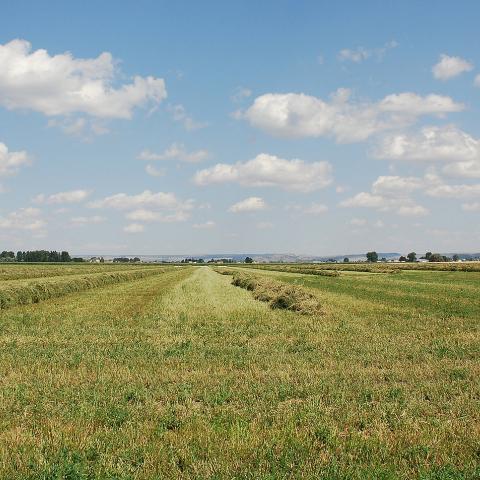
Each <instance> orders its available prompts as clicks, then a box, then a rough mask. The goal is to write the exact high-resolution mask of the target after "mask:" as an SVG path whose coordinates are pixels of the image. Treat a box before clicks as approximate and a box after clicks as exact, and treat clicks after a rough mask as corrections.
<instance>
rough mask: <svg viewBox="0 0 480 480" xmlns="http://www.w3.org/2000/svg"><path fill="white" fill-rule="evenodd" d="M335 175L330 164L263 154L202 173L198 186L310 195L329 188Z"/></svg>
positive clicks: (197, 175) (219, 164) (199, 173)
mask: <svg viewBox="0 0 480 480" xmlns="http://www.w3.org/2000/svg"><path fill="white" fill-rule="evenodd" d="M331 172H332V167H331V165H330V164H329V163H328V162H314V163H307V162H304V161H303V160H299V159H293V160H286V159H283V158H279V157H277V156H275V155H269V154H267V153H261V154H259V155H257V156H256V157H255V158H254V159H252V160H248V161H246V162H237V163H234V164H226V163H217V164H216V165H215V166H213V167H210V168H207V169H204V170H200V171H199V172H197V173H196V174H195V177H194V182H195V183H196V184H197V185H209V184H215V183H238V184H240V185H242V186H246V187H279V188H283V189H285V190H294V191H299V192H310V191H313V190H318V189H320V188H324V187H326V186H327V185H329V184H330V183H331V182H332V178H331Z"/></svg>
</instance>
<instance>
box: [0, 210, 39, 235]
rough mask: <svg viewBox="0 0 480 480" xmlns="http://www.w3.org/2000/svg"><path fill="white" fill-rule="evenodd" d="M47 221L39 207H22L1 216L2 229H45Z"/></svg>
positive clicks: (0, 227) (32, 230)
mask: <svg viewBox="0 0 480 480" xmlns="http://www.w3.org/2000/svg"><path fill="white" fill-rule="evenodd" d="M46 225H47V223H46V222H45V221H44V220H43V218H42V212H41V211H40V210H39V209H38V208H32V207H28V208H20V209H19V210H17V211H14V212H11V213H9V214H7V215H6V216H4V217H0V229H6V230H26V231H30V232H37V233H38V232H40V231H44V229H45V227H46Z"/></svg>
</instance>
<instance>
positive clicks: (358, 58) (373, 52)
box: [338, 40, 398, 63]
mask: <svg viewBox="0 0 480 480" xmlns="http://www.w3.org/2000/svg"><path fill="white" fill-rule="evenodd" d="M396 47H398V42H396V41H395V40H392V41H390V42H387V43H386V44H385V45H384V46H383V47H379V48H373V49H368V48H364V47H357V48H355V49H350V48H344V49H343V50H340V52H339V53H338V59H339V60H340V61H342V62H345V61H350V62H354V63H361V62H363V61H364V60H367V59H368V58H371V57H374V58H376V59H377V60H382V59H383V57H384V56H385V54H386V53H387V51H388V50H391V49H393V48H396Z"/></svg>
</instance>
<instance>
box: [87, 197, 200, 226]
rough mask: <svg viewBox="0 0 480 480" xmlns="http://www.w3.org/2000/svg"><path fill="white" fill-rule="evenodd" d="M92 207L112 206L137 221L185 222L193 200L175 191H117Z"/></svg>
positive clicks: (192, 205) (96, 201) (92, 204)
mask: <svg viewBox="0 0 480 480" xmlns="http://www.w3.org/2000/svg"><path fill="white" fill-rule="evenodd" d="M88 206H89V207H90V208H111V209H114V210H120V211H127V213H126V214H125V218H127V219H128V220H131V221H133V222H135V224H136V223H137V222H163V223H174V222H184V221H186V220H188V219H189V218H190V213H191V210H192V209H193V208H194V202H193V200H186V201H181V200H179V199H177V197H176V196H175V194H173V193H164V192H156V193H154V192H151V191H150V190H145V191H144V192H142V193H139V194H137V195H127V194H126V193H117V194H115V195H111V196H109V197H105V198H103V199H101V200H95V201H93V202H90V203H89V205H88Z"/></svg>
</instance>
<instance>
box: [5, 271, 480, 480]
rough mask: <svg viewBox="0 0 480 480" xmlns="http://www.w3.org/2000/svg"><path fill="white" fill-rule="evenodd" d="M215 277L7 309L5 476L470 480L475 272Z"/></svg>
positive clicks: (479, 282) (474, 447)
mask: <svg viewBox="0 0 480 480" xmlns="http://www.w3.org/2000/svg"><path fill="white" fill-rule="evenodd" d="M248 272H251V273H255V275H263V276H268V277H269V278H273V279H274V280H275V281H277V282H285V283H290V284H299V285H301V286H302V288H305V289H307V290H308V291H309V292H313V293H314V294H315V295H318V298H319V301H320V303H321V305H322V314H321V315H300V314H298V313H295V312H290V311H285V310H279V309H271V308H270V307H269V306H268V304H267V303H264V302H260V301H257V300H255V298H254V297H253V295H252V293H251V292H250V291H248V290H245V289H241V288H237V287H235V286H233V285H231V277H229V276H227V275H219V274H217V273H215V272H214V271H213V270H212V269H210V268H208V267H200V268H185V269H180V268H167V269H166V271H165V272H164V273H163V274H161V275H155V276H150V277H147V278H142V279H138V280H133V281H129V282H124V283H120V284H115V285H107V286H104V287H101V288H95V289H91V290H87V291H83V292H77V293H72V294H70V295H67V296H63V297H58V298H52V299H50V300H47V301H44V302H42V303H39V304H37V305H25V306H18V307H13V308H11V309H8V310H5V311H3V312H1V313H0V316H1V321H0V354H1V356H0V358H1V360H0V478H8V479H60V478H65V479H93V478H101V479H163V478H167V479H170V478H179V479H180V478H181V479H184V478H187V479H188V478H196V479H260V478H261V479H284V478H285V479H286V478H308V479H318V478H324V479H338V480H340V479H359V480H360V479H407V478H408V479H410V478H414V479H415V478H416V479H425V480H426V479H430V480H433V479H436V480H446V479H474V478H478V477H479V475H480V469H479V466H478V465H479V458H480V447H479V443H478V438H479V433H480V431H479V430H480V429H479V425H480V423H479V420H480V418H479V416H480V415H479V411H480V409H479V398H480V388H479V382H478V378H479V374H480V368H479V358H480V350H479V348H480V342H479V330H478V325H479V324H478V319H479V318H480V316H479V302H478V298H480V297H479V293H480V274H478V273H474V272H468V273H463V272H405V273H401V274H397V275H378V274H377V275H373V274H364V275H359V274H342V275H341V276H340V277H323V276H313V275H300V274H293V273H282V272H266V271H260V270H255V271H251V270H248Z"/></svg>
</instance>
